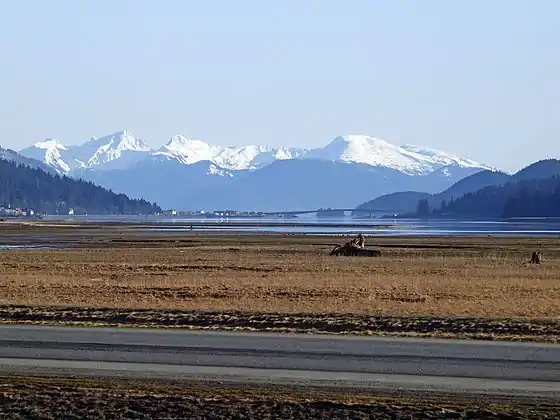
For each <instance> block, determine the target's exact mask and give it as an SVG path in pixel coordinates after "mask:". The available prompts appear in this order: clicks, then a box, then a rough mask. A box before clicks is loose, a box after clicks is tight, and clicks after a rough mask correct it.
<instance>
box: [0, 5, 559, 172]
mask: <svg viewBox="0 0 560 420" xmlns="http://www.w3.org/2000/svg"><path fill="white" fill-rule="evenodd" d="M0 5H1V6H2V13H1V14H0V57H2V61H1V63H2V65H1V66H0V118H1V119H0V145H2V146H4V147H10V148H13V149H15V150H20V149H22V148H24V147H27V146H29V145H31V144H33V143H35V142H37V141H40V140H44V139H46V138H56V139H58V140H60V141H61V142H63V143H64V144H68V145H69V144H81V143H83V142H85V141H87V140H88V139H90V138H91V137H93V136H95V137H101V136H103V135H106V134H110V133H113V132H116V131H119V130H121V129H127V130H129V131H130V132H131V133H132V134H134V135H135V136H137V137H139V138H141V139H142V140H144V141H145V142H146V143H147V144H148V145H150V146H152V147H154V148H157V147H160V146H161V145H163V144H165V143H166V142H167V141H168V140H169V138H170V137H171V136H172V135H176V134H183V135H186V136H188V137H192V138H196V139H200V140H204V141H206V142H209V143H213V144H217V145H223V146H234V145H246V144H265V145H269V146H289V147H322V146H324V145H326V144H327V143H329V142H330V141H331V140H332V139H333V138H335V137H336V136H339V135H345V134H366V135H370V136H373V137H377V138H382V139H384V140H386V141H388V142H390V143H393V144H397V145H399V144H405V143H408V144H416V145H421V146H425V147H432V148H438V149H442V150H446V151H449V152H454V153H457V154H459V155H461V156H465V157H469V158H471V159H474V160H476V161H479V162H482V163H487V164H492V165H495V166H497V167H500V168H502V169H505V170H517V169H519V168H521V167H523V166H526V165H527V164H530V163H532V162H533V161H535V160H538V159H542V158H547V157H556V158H560V137H559V133H560V114H559V110H560V51H559V49H560V47H559V44H558V40H559V39H560V25H558V22H559V21H560V2H559V1H557V0H548V1H546V0H493V1H485V0H468V1H467V0H464V1H448V0H441V1H439V0H425V1H413V0H409V1H407V0H391V1H387V0H384V1H382V0H345V1H341V0H304V1H301V0H282V1H262V0H236V1H231V0H204V1H200V0H165V1H158V0H152V1H148V0H119V1H115V0H80V1H75V0H49V1H44V0H0Z"/></svg>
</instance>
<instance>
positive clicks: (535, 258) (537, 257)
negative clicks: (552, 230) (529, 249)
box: [529, 251, 542, 264]
mask: <svg viewBox="0 0 560 420" xmlns="http://www.w3.org/2000/svg"><path fill="white" fill-rule="evenodd" d="M541 261H542V254H541V252H540V251H534V252H533V254H532V255H531V260H530V261H529V264H540V263H541Z"/></svg>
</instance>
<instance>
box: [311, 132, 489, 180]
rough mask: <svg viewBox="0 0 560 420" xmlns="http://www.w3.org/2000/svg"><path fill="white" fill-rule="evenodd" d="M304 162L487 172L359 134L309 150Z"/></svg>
mask: <svg viewBox="0 0 560 420" xmlns="http://www.w3.org/2000/svg"><path fill="white" fill-rule="evenodd" d="M305 158H308V159H324V160H332V161H340V162H347V163H364V164H367V165H372V166H381V167H387V168H392V169H396V170H399V171H401V172H404V173H408V174H410V175H422V174H427V173H430V172H432V171H434V170H437V169H439V168H441V167H442V166H446V165H457V166H461V167H476V168H481V169H487V168H490V167H488V166H486V165H481V164H478V163H476V162H474V161H472V160H470V159H463V158H460V157H458V156H456V155H454V154H450V153H446V152H443V151H440V150H435V149H429V148H425V147H419V146H414V145H403V146H395V145H393V144H391V143H389V142H387V141H385V140H382V139H379V138H374V137H370V136H365V135H359V134H353V135H346V136H339V137H336V138H335V139H334V140H333V141H331V142H330V143H329V144H328V145H327V146H325V147H323V148H318V149H313V150H311V151H310V152H309V153H307V154H306V155H305Z"/></svg>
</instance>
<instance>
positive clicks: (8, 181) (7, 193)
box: [0, 159, 162, 214]
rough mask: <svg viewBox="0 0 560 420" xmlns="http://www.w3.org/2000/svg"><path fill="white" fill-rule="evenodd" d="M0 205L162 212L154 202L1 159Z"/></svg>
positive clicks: (61, 210)
mask: <svg viewBox="0 0 560 420" xmlns="http://www.w3.org/2000/svg"><path fill="white" fill-rule="evenodd" d="M0 204H9V205H11V206H12V207H13V208H15V207H20V208H30V209H33V210H35V211H36V212H40V213H49V214H56V213H61V214H68V211H69V210H70V209H71V208H72V209H74V213H75V214H85V213H89V214H149V213H156V212H161V211H162V210H161V208H160V207H159V206H158V205H157V204H156V203H150V202H148V201H146V200H143V199H131V198H129V197H127V196H126V195H124V194H116V193H114V192H112V191H110V190H107V189H105V188H102V187H99V186H97V185H95V184H93V183H91V182H87V181H84V180H80V179H73V178H69V177H67V176H59V175H51V174H48V173H46V172H44V171H42V170H40V169H34V168H31V167H29V166H26V165H23V164H19V165H18V164H16V163H14V162H11V161H7V160H2V159H0Z"/></svg>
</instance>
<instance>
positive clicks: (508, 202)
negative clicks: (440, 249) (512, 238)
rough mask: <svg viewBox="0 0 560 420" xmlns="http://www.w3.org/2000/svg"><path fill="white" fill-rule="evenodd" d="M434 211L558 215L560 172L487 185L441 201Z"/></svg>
mask: <svg viewBox="0 0 560 420" xmlns="http://www.w3.org/2000/svg"><path fill="white" fill-rule="evenodd" d="M434 215H452V216H458V217H491V218H494V217H498V218H499V217H559V216H560V175H554V176H552V177H549V178H544V179H543V178H541V179H529V180H523V181H517V182H510V183H507V184H506V185H503V186H491V187H486V188H483V189H481V190H478V191H477V192H475V193H470V194H466V195H465V196H463V197H461V198H459V199H457V200H455V201H452V202H450V203H448V204H447V203H446V204H444V205H443V206H442V208H441V209H439V210H435V211H434Z"/></svg>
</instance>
